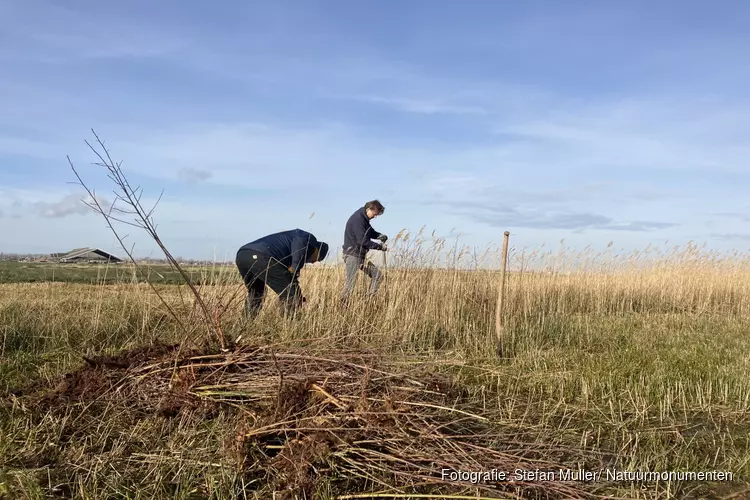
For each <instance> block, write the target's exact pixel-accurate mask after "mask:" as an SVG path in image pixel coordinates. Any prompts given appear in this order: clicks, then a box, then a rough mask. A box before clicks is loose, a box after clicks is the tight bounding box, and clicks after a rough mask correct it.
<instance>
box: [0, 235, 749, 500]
mask: <svg viewBox="0 0 750 500" xmlns="http://www.w3.org/2000/svg"><path fill="white" fill-rule="evenodd" d="M647 257H648V256H646V255H645V254H636V255H630V256H622V257H620V256H606V257H605V258H604V260H602V261H601V262H600V263H598V264H596V265H594V264H593V263H592V262H593V261H589V260H585V262H584V261H581V260H580V259H579V258H578V257H577V256H555V257H554V258H555V259H556V262H557V261H558V260H557V259H562V260H563V261H567V262H569V263H574V265H571V266H570V268H569V269H567V270H565V272H562V268H559V270H560V271H561V272H551V273H539V272H538V273H531V272H527V271H525V270H523V269H522V267H524V266H522V265H521V264H519V263H518V262H517V261H515V260H514V261H512V262H511V266H510V268H511V270H512V271H513V272H511V273H509V275H508V278H507V285H506V286H507V288H506V298H505V307H504V313H503V321H504V324H505V329H504V348H503V356H502V357H500V356H498V353H497V345H496V342H495V324H494V322H495V307H496V301H497V294H498V286H499V275H498V274H497V273H496V272H489V271H483V270H479V269H475V270H459V269H429V268H426V269H417V268H403V269H389V270H388V273H387V280H386V281H385V283H384V285H383V287H382V288H381V290H380V293H379V295H378V296H377V297H376V298H375V299H374V300H367V299H366V298H365V297H363V296H362V295H358V296H357V298H356V300H355V301H354V302H353V303H352V304H351V305H350V306H349V307H348V308H343V307H342V306H341V305H340V304H339V302H338V294H339V291H340V288H341V285H342V284H343V280H344V276H343V270H342V269H340V268H322V269H321V268H316V266H309V268H306V269H305V270H304V271H303V274H302V277H301V284H302V287H303V290H304V293H305V295H306V297H307V302H306V304H305V305H304V309H303V311H302V312H301V313H300V314H299V315H298V316H297V317H295V318H292V319H290V318H283V317H282V316H280V314H279V311H278V307H277V302H276V297H275V295H273V294H272V293H271V294H270V295H269V297H268V299H269V300H268V301H267V303H266V306H265V307H264V310H263V311H262V313H261V315H260V316H259V317H258V318H257V319H256V320H255V321H254V322H248V321H246V320H245V319H244V318H243V316H242V300H243V298H244V295H243V294H244V290H243V288H242V285H241V283H240V282H239V279H238V276H237V275H236V271H235V270H234V268H232V267H214V268H211V269H201V270H192V271H193V272H194V273H195V274H194V276H196V277H197V276H200V278H201V279H200V280H199V281H200V284H199V285H198V290H199V291H200V293H201V296H202V297H203V300H204V303H205V307H206V310H208V311H209V313H210V314H209V315H210V316H211V317H212V318H213V319H214V320H215V321H218V322H219V323H220V325H221V331H222V333H223V335H224V337H225V338H226V339H227V340H228V341H229V343H230V345H229V346H227V350H226V351H222V350H221V349H220V348H219V346H218V345H217V342H218V341H217V339H218V336H217V335H214V334H213V333H212V332H214V330H211V325H210V324H209V323H208V322H207V321H204V320H203V318H204V311H203V309H202V308H201V307H200V305H199V304H197V303H196V301H195V300H194V297H193V295H191V291H190V289H189V288H188V287H187V286H186V285H184V284H179V279H177V277H176V276H175V275H174V274H169V273H170V272H169V271H167V270H165V269H162V270H160V271H159V274H160V275H161V276H167V275H169V277H168V278H162V279H161V282H160V279H155V280H154V282H155V285H154V286H153V287H152V286H149V285H148V284H146V283H143V282H140V283H139V282H136V281H137V280H136V281H133V279H132V276H133V270H132V269H131V268H129V267H128V266H121V267H119V266H118V267H117V273H116V274H111V270H112V268H110V270H109V271H108V273H110V274H109V275H108V276H109V278H108V279H103V280H102V279H101V277H102V270H103V269H102V268H99V267H89V268H84V267H80V268H78V269H76V268H73V267H66V268H63V267H64V266H59V267H55V266H52V265H46V266H39V265H37V266H36V267H27V268H22V267H20V264H13V265H5V267H3V270H2V271H0V276H2V281H3V282H4V283H2V284H0V397H1V398H2V399H1V401H2V405H1V406H0V412H1V417H0V464H2V470H1V471H0V497H3V495H4V497H5V498H29V499H31V498H48V497H50V496H55V495H57V496H58V497H60V498H65V497H67V498H182V499H188V498H190V499H198V498H217V499H218V498H268V499H270V498H305V496H303V494H304V495H308V496H306V498H321V499H333V498H342V499H343V498H410V497H408V496H402V497H398V496H397V495H398V494H399V492H401V493H403V492H409V493H414V492H421V493H422V494H423V495H429V494H432V495H437V496H432V497H429V496H422V497H416V496H415V497H412V498H519V497H524V498H588V495H600V496H601V497H602V498H643V499H645V498H649V499H652V498H747V497H748V496H750V342H749V341H748V336H749V335H750V259H749V258H745V257H744V256H733V257H732V258H717V257H716V256H713V255H703V254H701V253H700V252H699V251H697V250H695V249H691V250H689V251H687V252H683V253H679V254H672V255H660V256H657V257H658V258H655V259H650V258H647ZM566 259H567V260H566ZM599 260H601V259H599ZM53 275H54V277H55V281H56V282H51V281H52V276H53ZM32 276H37V277H39V278H40V279H31V277H32ZM154 276H155V275H153V274H152V277H154ZM63 277H64V278H63ZM41 278H44V279H41ZM92 279H93V283H92V282H91V280H92ZM97 280H98V281H97ZM32 281H35V282H32ZM365 286H366V284H365V282H364V280H361V281H360V283H359V287H360V289H359V290H358V291H359V292H363V291H364V289H365ZM177 343H179V344H180V345H182V346H189V348H190V351H189V352H182V353H181V354H179V356H182V358H179V356H178V357H171V358H170V357H168V356H167V355H166V354H165V353H167V351H169V349H168V348H166V347H159V346H162V345H163V344H177ZM144 346H152V348H151V350H150V351H149V350H144V349H143V347H144ZM173 348H174V347H172V349H173ZM186 348H187V347H186ZM134 349H140V350H138V351H132V350H134ZM127 350H131V352H130V354H127V355H122V354H120V355H119V357H118V353H122V352H123V351H127ZM170 352H171V351H170ZM263 353H266V354H263ZM103 355H110V356H111V357H110V358H102V356H103ZM165 356H167V357H165ZM84 357H86V358H87V359H88V361H85V360H84ZM178 358H179V359H181V361H179V360H178ZM175 360H178V361H175ZM368 360H369V361H368ZM368 363H371V364H370V365H368ZM365 365H367V366H370V367H371V369H370V370H367V369H366V366H365ZM357 370H361V373H360V372H359V371H357ZM66 374H68V375H67V376H66ZM386 374H390V375H388V376H386ZM397 374H402V375H403V376H404V377H411V378H410V379H409V380H411V382H408V380H407V379H403V380H402V379H398V380H400V382H393V383H392V385H389V386H387V387H386V385H384V384H386V382H387V381H388V380H391V379H392V380H396V378H394V377H395V376H396V375H397ZM298 375H299V377H297V378H295V377H296V376H298ZM253 377H254V378H253ZM389 377H391V378H389ZM429 377H433V378H432V379H430V380H438V379H439V380H442V381H443V382H442V383H441V384H437V383H435V384H433V385H434V387H435V388H434V389H431V390H428V388H429V387H433V385H430V384H431V383H426V382H425V383H420V381H425V380H428V378H429ZM360 378H362V380H360ZM292 380H294V381H295V382H294V384H297V385H294V384H291V385H290V383H291V382H290V381H292ZM405 380H407V381H405ZM388 383H390V382H388ZM300 384H302V385H300ZM368 384H369V385H368ZM409 384H411V385H409ZM420 384H421V385H420ZM300 387H302V390H300ZM438 387H440V388H441V389H439V390H438V389H437V388H438ZM295 388H296V389H295ZM410 388H411V389H410ZM295 390H296V392H294V391H295ZM290 391H292V392H290ZM378 391H381V392H378ZM382 391H385V392H382ZM420 391H421V392H420ZM438 393H440V394H438ZM417 394H419V396H416V395H417ZM448 394H450V397H447V396H446V395H448ZM178 395H179V396H180V397H182V398H183V399H179V398H177V396H178ZM415 398H417V399H415ZM431 398H436V399H431ZM440 398H442V399H440ZM178 399H179V401H178ZM175 401H177V402H175ZM300 401H301V403H300ZM357 401H358V402H359V403H356V402H357ZM355 403H356V404H355ZM295 405H296V406H295ZM358 405H360V406H358ZM378 405H379V406H378ZM282 410H283V411H282ZM280 411H281V413H279V412H280ZM305 419H307V420H305ZM303 420H304V422H306V423H303ZM355 428H356V437H351V438H349V437H347V436H350V435H352V436H353V435H354V434H352V432H354V431H353V429H355ZM269 429H271V430H273V432H270V431H269ZM305 443H307V444H308V445H309V446H307V445H305V446H307V447H305V446H303V444H305ZM389 443H390V444H389ZM313 445H314V446H313ZM459 468H460V469H462V470H463V472H465V473H467V472H487V473H490V474H491V473H492V471H491V469H492V468H504V469H507V471H506V472H509V473H511V476H510V478H511V479H519V480H516V481H510V480H508V478H507V477H506V478H505V480H502V481H501V480H493V478H494V479H497V474H498V473H499V472H501V471H495V472H494V474H495V476H486V477H484V478H482V477H479V478H477V477H476V476H474V479H473V480H472V479H471V476H470V475H468V474H465V475H464V481H463V483H461V484H459V483H458V482H456V481H454V482H453V484H452V485H451V484H449V483H450V481H449V479H450V477H448V476H446V474H448V475H450V473H451V469H459ZM568 469H569V470H571V471H574V472H575V473H578V472H577V471H578V470H579V469H584V471H585V473H591V474H597V475H595V476H594V477H593V479H590V480H588V481H584V480H579V481H572V480H569V481H565V479H566V478H565V477H564V475H565V473H566V472H565V471H566V470H568ZM550 471H554V473H552V472H550ZM561 471H563V472H561ZM715 471H718V472H720V473H722V474H723V475H722V474H715V473H714V472H715ZM454 472H456V471H454ZM623 472H627V474H631V473H635V472H641V473H648V474H646V475H641V476H628V475H627V474H623ZM667 472H673V473H679V474H673V475H671V476H668V475H662V474H661V473H667ZM705 472H711V474H712V475H711V476H710V477H705V476H700V475H698V474H699V473H705ZM654 473H659V474H654ZM693 473H694V474H693ZM513 474H520V476H515V475H513ZM568 479H571V478H568ZM274 491H275V492H276V493H274ZM280 492H286V493H285V494H286V495H287V496H283V494H282V493H280ZM368 492H370V493H371V492H377V495H379V496H376V495H373V494H370V496H367V495H365V493H368ZM295 494H296V495H297V496H296V497H295V496H294V495H295ZM357 494H359V495H360V496H356V495H357ZM312 495H317V496H312ZM439 495H444V496H439ZM448 495H454V496H453V497H450V496H448ZM461 495H463V496H461ZM514 495H517V496H514ZM545 495H546V496H545Z"/></svg>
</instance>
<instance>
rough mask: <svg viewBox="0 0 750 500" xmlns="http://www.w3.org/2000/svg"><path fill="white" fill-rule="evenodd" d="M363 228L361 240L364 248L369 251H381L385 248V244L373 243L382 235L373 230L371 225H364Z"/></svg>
mask: <svg viewBox="0 0 750 500" xmlns="http://www.w3.org/2000/svg"><path fill="white" fill-rule="evenodd" d="M363 226H364V227H363V228H362V232H363V236H362V239H361V240H360V241H362V246H363V247H365V248H367V249H368V250H381V249H382V248H383V244H382V243H380V242H378V241H372V240H373V239H375V238H377V237H378V236H379V235H380V233H379V232H377V231H375V229H373V228H372V226H371V225H370V224H369V223H364V224H363Z"/></svg>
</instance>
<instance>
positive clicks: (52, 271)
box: [0, 261, 211, 285]
mask: <svg viewBox="0 0 750 500" xmlns="http://www.w3.org/2000/svg"><path fill="white" fill-rule="evenodd" d="M183 269H184V270H185V271H186V272H187V274H188V276H189V277H190V279H191V281H192V282H193V283H200V282H201V281H202V280H203V279H204V278H205V276H206V275H207V274H208V273H210V272H211V267H210V266H203V267H201V266H184V267H183ZM147 281H150V282H152V283H157V284H171V285H174V284H180V283H184V280H183V279H182V276H181V275H180V273H179V272H178V271H177V270H176V269H174V268H172V267H171V266H169V265H167V264H154V265H151V264H150V265H142V268H141V270H140V271H139V270H137V269H136V267H135V266H134V265H133V264H132V263H129V262H124V263H119V264H93V263H92V264H73V263H71V264H60V263H56V262H17V261H2V262H0V284H1V283H86V284H105V285H106V284H117V283H127V282H136V283H146V282H147Z"/></svg>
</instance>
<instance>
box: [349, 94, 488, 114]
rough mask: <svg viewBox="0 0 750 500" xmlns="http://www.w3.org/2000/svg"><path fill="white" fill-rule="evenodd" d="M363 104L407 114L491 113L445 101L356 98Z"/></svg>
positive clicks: (480, 108) (478, 107) (373, 97)
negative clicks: (380, 105) (366, 103)
mask: <svg viewBox="0 0 750 500" xmlns="http://www.w3.org/2000/svg"><path fill="white" fill-rule="evenodd" d="M355 99H356V100H359V101H363V102H371V103H376V104H383V105H386V106H389V107H392V108H394V109H398V110H401V111H405V112H407V113H417V114H424V115H441V114H445V115H489V114H490V112H489V111H488V110H487V109H485V108H482V107H480V106H470V105H461V104H452V103H450V102H444V101H432V100H420V99H409V98H399V97H377V96H362V97H357V98H355Z"/></svg>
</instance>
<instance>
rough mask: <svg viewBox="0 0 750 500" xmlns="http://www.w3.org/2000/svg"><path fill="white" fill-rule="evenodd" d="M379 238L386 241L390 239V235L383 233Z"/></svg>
mask: <svg viewBox="0 0 750 500" xmlns="http://www.w3.org/2000/svg"><path fill="white" fill-rule="evenodd" d="M378 239H379V240H380V241H382V242H383V243H385V242H386V241H388V236H386V235H384V234H381V235H380V236H378Z"/></svg>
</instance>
